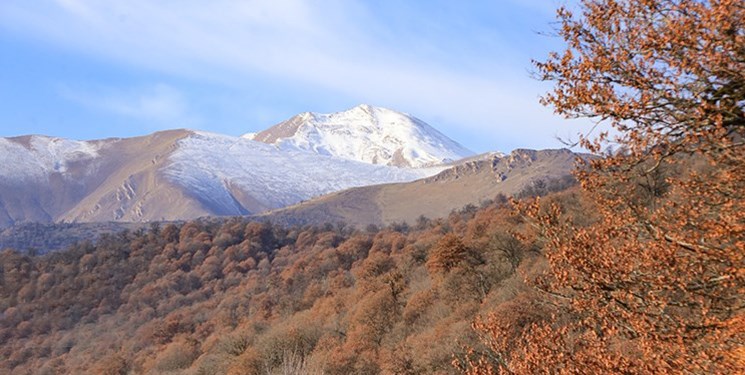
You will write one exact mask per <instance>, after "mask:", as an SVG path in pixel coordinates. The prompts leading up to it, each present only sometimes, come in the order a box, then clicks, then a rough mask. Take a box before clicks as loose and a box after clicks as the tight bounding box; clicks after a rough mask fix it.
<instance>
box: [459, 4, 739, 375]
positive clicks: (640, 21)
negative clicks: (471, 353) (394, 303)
mask: <svg viewBox="0 0 745 375" xmlns="http://www.w3.org/2000/svg"><path fill="white" fill-rule="evenodd" d="M580 10H581V12H580V14H579V15H578V16H575V15H574V14H573V13H572V12H571V11H569V10H568V9H566V8H562V9H560V10H559V11H558V17H559V22H560V25H561V27H560V29H559V30H558V33H559V35H560V36H561V37H562V38H563V39H564V41H565V42H566V43H567V49H566V50H565V51H564V52H563V53H553V54H551V55H550V56H549V58H548V59H547V61H545V62H536V63H535V64H536V67H537V70H538V76H539V78H541V79H543V80H548V81H553V82H554V83H555V88H554V90H553V91H552V92H551V93H549V94H547V95H546V96H545V97H544V98H543V99H542V101H543V103H544V104H546V105H551V106H553V107H554V108H555V110H556V112H557V113H558V114H561V115H564V116H567V117H575V118H576V117H585V118H591V119H595V120H597V121H599V122H603V123H608V124H610V125H611V126H612V127H613V128H614V129H615V131H616V135H615V136H614V137H613V138H612V139H613V141H614V142H616V143H618V144H619V145H620V146H621V147H620V149H621V150H622V151H621V152H617V153H615V154H612V155H608V156H606V157H603V158H599V159H596V160H594V161H592V162H591V163H590V165H589V166H587V168H585V169H583V170H581V171H580V172H578V173H577V177H578V180H579V181H580V183H581V186H582V188H583V191H584V194H585V195H586V197H587V198H589V199H590V200H591V201H592V202H593V205H594V207H595V210H596V212H597V213H598V215H599V219H598V220H597V221H595V222H594V223H591V224H589V225H585V226H582V225H578V224H577V223H575V222H573V221H571V220H569V219H568V218H567V216H566V215H563V214H562V212H561V210H560V208H559V207H557V206H552V207H545V206H543V207H542V205H541V204H540V202H539V201H536V202H534V203H532V204H530V205H526V206H523V210H524V212H525V213H527V216H529V217H531V218H532V219H533V220H534V222H535V223H536V224H538V227H539V230H540V234H541V236H542V238H543V240H544V243H545V247H546V249H545V253H546V256H547V258H548V260H549V263H550V271H549V272H548V274H547V275H546V276H545V278H544V279H542V280H540V282H539V283H537V286H538V287H539V289H540V290H542V291H543V292H545V293H543V295H544V296H546V300H547V302H548V303H550V304H552V305H554V306H559V308H560V311H563V315H562V313H557V314H556V316H555V317H554V319H552V320H550V321H548V322H546V323H540V324H534V325H533V326H532V327H531V328H530V329H528V330H526V331H524V332H522V333H521V335H522V337H521V340H516V341H512V344H510V345H506V344H505V345H493V346H492V348H493V350H494V351H495V352H497V355H496V356H495V357H496V358H500V361H497V362H493V361H492V362H489V361H488V358H487V359H486V360H482V361H476V362H473V363H471V366H470V367H468V369H467V370H468V371H469V372H471V373H474V374H484V373H493V372H519V373H528V372H556V371H558V372H585V373H587V372H590V373H592V372H605V371H609V370H612V371H614V372H622V373H679V372H693V373H734V372H736V371H735V370H736V369H738V368H739V369H742V368H743V367H742V366H743V365H745V361H744V360H743V358H744V357H745V348H744V347H743V340H744V339H745V311H744V309H745V304H743V301H745V272H744V271H743V270H745V262H744V258H743V257H744V256H745V250H744V249H745V205H744V204H743V202H744V201H745V200H744V199H743V198H745V197H743V194H744V193H745V150H744V148H745V147H744V144H745V143H744V141H745V138H744V136H745V134H743V133H744V132H745V115H744V113H743V111H744V107H745V5H743V3H742V2H741V1H735V0H732V1H729V0H701V1H688V0H685V1H683V0H638V1H631V0H583V1H581V4H580ZM610 139H611V137H610V136H609V134H608V133H607V132H604V133H601V134H600V135H599V136H596V137H593V136H591V135H586V136H583V137H581V139H580V143H581V144H582V145H584V146H585V147H587V148H588V149H589V150H590V151H592V152H596V153H598V152H600V150H601V149H602V147H603V146H605V145H607V141H608V140H610ZM664 168H674V169H675V170H676V171H678V173H676V174H675V175H671V176H670V177H664V178H662V179H664V181H660V179H661V177H660V176H661V175H663V174H662V173H661V172H660V170H661V169H664ZM655 179H656V180H655ZM644 181H656V183H655V184H653V185H652V184H648V183H647V184H645V183H644ZM662 182H664V184H662ZM652 187H654V189H652ZM658 187H664V188H659V189H658ZM644 190H647V191H646V192H644ZM650 192H651V193H652V194H649V193H650ZM642 193H644V194H642ZM642 198H644V199H642ZM477 328H480V331H481V332H484V333H486V334H487V335H488V334H490V333H491V334H496V333H499V332H506V330H505V329H504V327H499V322H498V321H494V320H492V322H491V323H483V322H482V323H480V324H479V325H478V327H477ZM492 342H507V340H503V339H500V340H496V341H492Z"/></svg>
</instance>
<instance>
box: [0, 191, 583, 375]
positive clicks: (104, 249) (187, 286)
mask: <svg viewBox="0 0 745 375" xmlns="http://www.w3.org/2000/svg"><path fill="white" fill-rule="evenodd" d="M579 199H580V197H579V195H578V192H577V191H569V192H565V193H561V194H560V195H556V196H553V197H552V198H551V199H550V201H555V202H558V203H559V204H561V205H562V206H564V207H567V209H571V210H574V212H575V214H576V215H577V217H578V218H581V220H587V218H586V217H585V215H584V214H581V213H580V212H579V211H577V209H578V208H579V207H581V202H580V201H579ZM530 228H531V227H530V225H528V224H526V222H525V221H524V220H523V219H522V218H521V217H520V216H517V215H515V214H514V213H513V212H512V209H511V208H510V207H509V206H508V205H507V204H505V201H504V200H501V201H500V202H487V203H485V204H484V207H482V208H478V209H477V208H476V207H466V208H465V209H463V210H461V211H459V212H454V213H453V214H451V215H450V216H449V217H448V218H447V219H446V220H443V219H440V220H428V219H425V218H421V220H419V221H418V222H417V223H416V224H413V225H412V226H411V227H409V226H407V225H396V226H392V227H389V228H384V229H381V230H373V228H370V230H365V231H360V230H353V229H350V228H345V227H333V226H330V225H329V226H326V227H303V228H282V227H278V226H273V225H271V224H269V223H257V222H246V221H245V220H241V219H234V220H229V221H226V222H223V223H219V222H199V221H196V222H188V223H186V224H183V225H173V224H168V225H165V226H163V227H160V226H158V225H153V226H152V227H151V228H150V229H148V230H139V231H135V232H122V233H121V234H118V235H106V236H104V237H102V238H101V239H100V240H99V241H98V243H97V244H96V246H92V245H90V244H88V243H81V244H78V245H77V246H74V247H72V248H70V249H68V250H65V251H61V252H55V253H50V254H47V255H42V256H36V257H31V256H28V255H23V254H21V253H18V252H15V251H12V250H6V251H5V252H3V253H2V256H0V262H2V267H1V268H0V270H2V280H3V284H2V289H0V291H1V292H2V295H0V298H2V300H1V303H2V306H0V309H2V311H4V314H3V320H2V321H1V324H2V329H1V330H0V337H1V338H2V341H3V342H4V343H5V345H3V347H2V349H0V350H1V351H2V352H1V353H0V355H1V356H2V367H3V368H4V369H5V371H11V370H12V373H18V374H22V373H48V374H54V373H63V372H64V373H85V372H88V373H97V374H120V373H151V374H161V373H171V372H173V371H182V370H185V371H186V372H185V373H198V374H222V373H235V374H246V373H249V374H250V373H256V374H265V373H288V371H290V372H291V373H319V374H320V373H331V374H349V373H370V374H372V373H379V372H381V371H383V372H386V373H411V374H416V373H420V374H424V373H454V372H456V371H457V369H456V367H453V365H452V362H453V361H454V360H455V361H461V360H463V359H464V358H465V357H467V356H473V355H475V353H474V352H472V351H471V350H470V349H469V348H476V349H477V350H481V349H480V348H482V345H481V344H480V342H481V341H480V340H479V334H478V332H477V331H474V330H473V329H472V328H471V323H472V322H473V320H474V318H475V317H476V316H477V315H479V314H483V313H486V312H487V311H492V310H493V309H495V308H499V307H500V306H501V308H502V309H507V310H511V308H512V307H516V306H520V308H521V309H523V308H527V307H528V306H529V305H523V304H524V303H526V301H531V300H532V298H533V297H532V296H533V295H534V294H535V293H536V292H535V291H533V290H531V289H530V288H528V287H527V286H526V285H525V283H524V282H523V276H526V275H534V274H536V272H537V271H538V270H539V269H541V268H542V267H545V260H542V258H541V257H540V256H539V254H540V245H539V244H538V243H537V242H536V239H535V236H534V235H532V234H530V233H531V232H532V231H531V229H530ZM518 238H520V239H518ZM529 310H531V311H530V314H531V316H530V317H528V316H521V315H520V314H515V313H510V315H512V316H514V317H515V318H516V319H519V320H523V319H524V318H526V319H527V320H525V321H523V322H522V323H521V324H523V325H527V324H529V323H530V321H532V320H533V319H539V318H546V316H547V315H546V314H548V310H546V308H545V307H544V308H541V309H535V310H534V309H529ZM515 329H516V330H519V327H517V326H516V327H515ZM483 349H485V348H483Z"/></svg>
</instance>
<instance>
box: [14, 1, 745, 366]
mask: <svg viewBox="0 0 745 375" xmlns="http://www.w3.org/2000/svg"><path fill="white" fill-rule="evenodd" d="M557 35H558V36H559V37H560V38H562V40H563V41H564V42H565V43H566V50H564V51H562V52H557V53H553V54H551V55H550V56H549V57H548V58H547V59H546V60H544V61H536V62H534V66H535V75H536V77H537V78H538V79H541V80H545V81H548V82H552V83H553V84H554V88H553V90H552V91H551V92H549V93H548V94H546V95H545V96H544V97H543V98H542V101H543V103H544V104H546V105H548V106H551V107H552V108H553V109H554V110H555V112H556V113H557V114H558V115H562V116H565V117H569V118H589V119H592V120H594V121H597V122H598V123H599V124H600V123H602V124H607V125H608V126H609V127H610V128H609V130H602V129H604V128H602V126H601V127H599V128H598V129H597V131H596V132H594V133H590V134H585V135H582V136H581V137H580V139H579V140H578V141H577V143H578V145H579V146H581V147H584V148H585V149H587V150H589V151H590V152H592V153H594V154H595V155H598V158H595V159H590V160H585V161H581V160H578V166H577V170H576V174H575V175H576V179H577V181H578V183H579V184H578V185H577V186H575V187H572V188H569V189H567V190H564V191H558V192H551V193H550V194H547V195H544V196H541V197H537V196H534V195H535V194H532V193H531V192H526V193H525V194H519V195H518V196H517V197H512V198H507V197H495V199H494V200H491V201H488V202H483V204H481V206H480V207H477V206H467V207H464V208H463V209H461V210H458V211H455V212H452V213H451V214H450V215H449V216H448V217H446V218H441V219H427V218H424V217H421V218H420V219H419V220H417V221H416V222H415V223H408V224H407V223H401V224H395V225H391V226H389V227H386V228H366V229H364V230H363V229H357V228H351V227H346V226H344V225H332V224H328V225H316V226H304V227H284V226H280V225H275V224H272V223H268V222H252V221H248V220H246V219H243V218H234V219H229V220H197V221H191V222H187V223H183V224H164V225H159V224H156V223H154V224H152V225H151V226H150V227H149V228H146V229H145V228H143V229H139V230H135V231H123V232H121V233H119V234H116V235H103V236H102V237H101V238H100V239H99V240H98V241H97V242H96V243H95V245H94V244H92V243H90V242H81V243H77V244H75V245H74V246H71V247H70V248H68V249H67V250H63V251H59V252H52V253H49V254H42V255H35V256H32V255H29V254H26V253H23V252H19V251H16V250H12V249H6V250H4V251H3V252H2V254H0V263H1V266H0V272H2V273H1V274H0V281H1V282H2V284H0V311H2V315H1V318H2V319H0V342H2V343H3V345H2V347H0V367H2V369H3V371H5V372H9V373H12V374H26V373H34V374H37V373H38V374H57V373H92V374H130V373H131V374H135V373H136V374H139V373H144V374H176V373H179V374H181V373H183V374H378V373H384V374H448V373H466V374H479V375H486V374H535V373H561V374H575V373H590V374H599V373H602V374H606V373H607V374H611V373H613V374H615V373H618V374H678V373H693V374H730V373H742V369H743V368H745V312H744V309H745V205H744V204H743V201H744V199H743V198H745V197H743V194H745V5H743V4H742V2H741V1H736V0H709V1H679V0H639V1H620V0H584V1H581V3H580V7H579V11H578V12H577V11H575V12H573V11H571V10H569V9H567V8H561V9H559V11H558V27H557ZM609 146H613V147H612V149H611V148H610V147H609Z"/></svg>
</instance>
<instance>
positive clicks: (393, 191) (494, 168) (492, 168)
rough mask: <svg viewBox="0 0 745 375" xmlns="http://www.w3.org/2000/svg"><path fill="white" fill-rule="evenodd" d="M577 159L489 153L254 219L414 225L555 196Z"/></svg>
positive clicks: (551, 153)
mask: <svg viewBox="0 0 745 375" xmlns="http://www.w3.org/2000/svg"><path fill="white" fill-rule="evenodd" d="M578 157H582V158H587V157H589V156H588V155H583V154H575V153H573V152H571V151H569V150H566V149H560V150H539V151H536V150H525V149H518V150H515V151H513V152H511V153H510V154H509V155H502V154H500V153H490V154H485V155H480V156H478V157H474V158H470V159H466V160H464V161H462V162H460V163H456V164H455V165H453V166H452V167H451V168H448V169H447V170H444V171H442V172H441V173H439V174H437V175H435V176H431V177H428V178H423V179H420V180H417V181H413V182H406V183H390V184H382V185H375V186H364V187H357V188H352V189H348V190H344V191H340V192H336V193H332V194H329V195H326V196H322V197H319V198H316V199H313V200H310V201H307V202H303V203H299V204H297V205H293V206H290V207H285V208H281V209H278V210H273V211H269V212H266V213H263V214H261V215H259V216H258V217H260V218H263V219H269V220H271V221H273V222H280V223H287V224H308V223H319V222H343V223H347V224H351V225H354V226H357V227H362V228H364V227H365V226H367V225H371V224H372V225H387V224H392V223H400V222H407V223H410V224H411V223H414V222H416V220H417V219H418V218H419V217H420V216H425V217H427V218H439V217H445V216H447V215H448V214H449V213H450V212H451V211H452V210H457V209H461V208H463V207H464V206H466V205H468V204H474V205H478V204H480V203H481V202H483V201H485V200H489V199H494V198H495V197H496V196H497V195H498V194H504V195H505V196H515V195H521V194H528V195H534V194H541V193H546V192H548V191H551V190H560V189H563V188H566V187H568V186H571V185H572V184H574V183H575V181H574V178H573V177H572V174H571V171H572V170H573V169H574V165H575V161H576V159H577V158H578Z"/></svg>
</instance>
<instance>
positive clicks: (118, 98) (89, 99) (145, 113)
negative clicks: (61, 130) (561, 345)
mask: <svg viewBox="0 0 745 375" xmlns="http://www.w3.org/2000/svg"><path fill="white" fill-rule="evenodd" d="M59 93H60V95H61V96H62V97H63V98H65V99H67V100H70V101H73V102H76V103H78V104H80V105H83V106H86V107H89V108H92V109H96V110H102V111H108V112H111V113H114V114H116V115H121V116H127V117H131V118H136V119H141V120H148V121H153V122H156V123H159V124H161V125H174V124H184V125H187V124H193V123H194V122H195V118H194V117H193V116H191V115H189V113H188V105H187V102H186V100H185V99H184V96H183V94H182V93H181V92H179V91H178V90H176V89H174V88H173V87H171V86H168V85H166V84H162V83H159V84H154V85H151V86H145V87H136V88H129V89H121V88H96V89H80V88H72V87H70V86H61V87H60V88H59Z"/></svg>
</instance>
